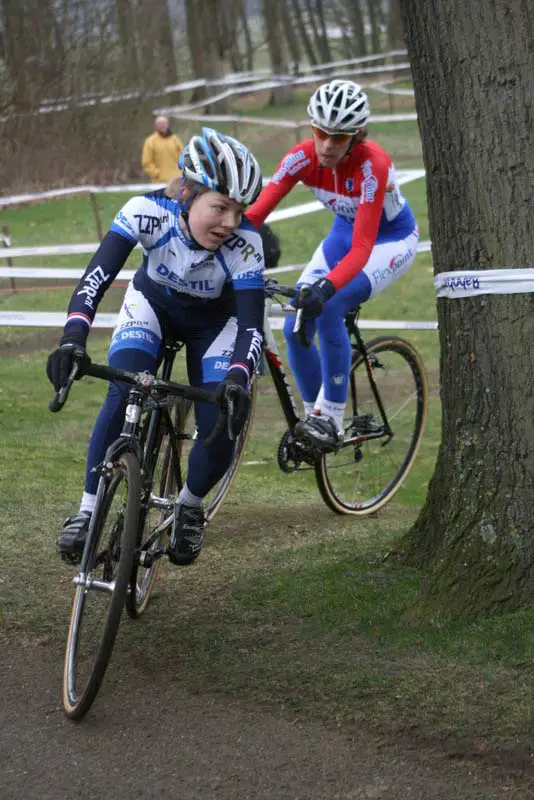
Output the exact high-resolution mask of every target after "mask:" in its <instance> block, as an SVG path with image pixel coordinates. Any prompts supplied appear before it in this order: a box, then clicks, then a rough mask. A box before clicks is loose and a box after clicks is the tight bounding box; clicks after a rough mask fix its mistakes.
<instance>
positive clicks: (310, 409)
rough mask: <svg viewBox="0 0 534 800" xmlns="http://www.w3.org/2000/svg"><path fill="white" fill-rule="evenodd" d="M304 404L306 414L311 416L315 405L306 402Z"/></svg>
mask: <svg viewBox="0 0 534 800" xmlns="http://www.w3.org/2000/svg"><path fill="white" fill-rule="evenodd" d="M303 404H304V414H305V415H306V416H309V415H310V414H312V413H313V409H314V408H315V403H307V402H306V401H305V400H304V401H303Z"/></svg>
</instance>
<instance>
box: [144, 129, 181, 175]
mask: <svg viewBox="0 0 534 800" xmlns="http://www.w3.org/2000/svg"><path fill="white" fill-rule="evenodd" d="M154 127H155V129H156V130H155V132H154V133H152V134H151V135H150V136H147V138H146V139H145V143H144V145H143V155H142V157H141V164H142V166H143V169H144V171H145V172H146V173H147V174H148V175H150V177H151V178H152V180H153V181H155V182H158V183H167V181H170V180H171V179H172V178H176V177H177V176H178V175H180V174H181V170H179V169H178V157H179V155H180V153H181V152H182V150H183V145H182V142H181V141H180V138H179V137H178V136H176V134H175V133H173V132H172V131H171V129H170V128H169V120H168V119H167V117H156V120H155V122H154Z"/></svg>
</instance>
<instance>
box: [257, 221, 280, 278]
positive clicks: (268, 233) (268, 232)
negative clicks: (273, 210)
mask: <svg viewBox="0 0 534 800" xmlns="http://www.w3.org/2000/svg"><path fill="white" fill-rule="evenodd" d="M258 231H259V234H260V236H261V241H262V244H263V257H264V259H265V269H272V268H273V267H277V266H278V262H279V261H280V256H281V255H282V251H281V248H280V239H279V238H278V236H277V235H276V233H275V232H274V231H273V230H272V228H270V227H269V225H267V223H266V222H263V223H262V224H261V225H260V227H259V228H258Z"/></svg>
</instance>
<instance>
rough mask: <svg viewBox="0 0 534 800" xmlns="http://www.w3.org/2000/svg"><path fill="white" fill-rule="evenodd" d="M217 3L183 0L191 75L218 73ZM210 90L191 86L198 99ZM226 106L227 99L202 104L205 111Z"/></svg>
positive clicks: (212, 74)
mask: <svg viewBox="0 0 534 800" xmlns="http://www.w3.org/2000/svg"><path fill="white" fill-rule="evenodd" d="M217 3H218V0H187V6H186V8H187V40H188V44H189V52H190V54H191V66H192V68H193V76H194V77H195V78H208V79H209V78H218V77H220V76H221V75H222V66H221V60H220V55H219V47H220V38H219V29H218V15H217ZM214 92H215V90H212V89H209V88H206V87H205V86H200V87H198V88H197V89H195V91H194V93H193V100H194V101H198V100H202V99H204V98H205V97H206V96H209V95H210V94H212V93H214ZM227 107H228V103H227V101H226V100H220V101H217V103H216V104H213V106H206V113H212V112H213V113H214V112H215V111H217V112H221V113H224V112H225V111H226V109H227Z"/></svg>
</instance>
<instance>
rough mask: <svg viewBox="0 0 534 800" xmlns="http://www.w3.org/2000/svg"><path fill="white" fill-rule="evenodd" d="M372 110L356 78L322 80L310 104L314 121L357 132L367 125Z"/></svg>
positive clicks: (340, 130)
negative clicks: (328, 81) (324, 81)
mask: <svg viewBox="0 0 534 800" xmlns="http://www.w3.org/2000/svg"><path fill="white" fill-rule="evenodd" d="M370 113H371V112H370V109H369V101H368V100H367V95H366V94H365V92H364V91H363V90H362V87H361V86H359V85H358V84H357V83H354V81H344V80H338V79H336V80H333V81H330V83H323V85H322V86H319V88H318V89H316V91H315V92H314V93H313V94H312V96H311V98H310V102H309V104H308V116H309V118H310V121H311V124H312V125H315V126H316V127H318V128H322V129H323V130H326V131H336V132H339V133H356V131H357V130H358V129H359V128H364V127H365V126H366V125H367V121H368V119H369V115H370Z"/></svg>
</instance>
